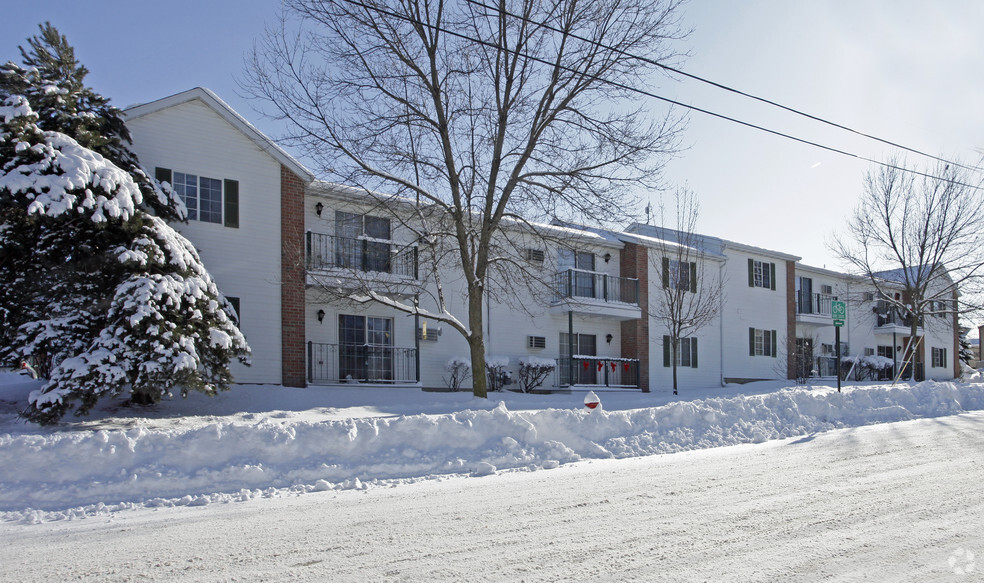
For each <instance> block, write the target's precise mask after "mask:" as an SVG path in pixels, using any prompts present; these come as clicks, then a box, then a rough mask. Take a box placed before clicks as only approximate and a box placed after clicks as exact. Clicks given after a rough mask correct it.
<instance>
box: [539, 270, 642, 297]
mask: <svg viewBox="0 0 984 583" xmlns="http://www.w3.org/2000/svg"><path fill="white" fill-rule="evenodd" d="M554 289H555V290H556V293H557V300H560V299H563V298H593V299H598V300H602V301H605V302H611V303H619V304H632V305H638V304H639V280H638V279H634V278H630V277H616V276H614V275H606V274H604V273H598V272H596V271H584V270H581V269H565V270H564V271H561V272H559V273H557V277H556V283H555V286H554Z"/></svg>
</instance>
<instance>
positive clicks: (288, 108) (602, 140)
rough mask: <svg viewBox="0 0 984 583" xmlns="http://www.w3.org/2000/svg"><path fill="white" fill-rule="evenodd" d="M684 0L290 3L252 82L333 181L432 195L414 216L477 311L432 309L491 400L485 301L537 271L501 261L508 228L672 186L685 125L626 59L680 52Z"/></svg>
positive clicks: (664, 57)
mask: <svg viewBox="0 0 984 583" xmlns="http://www.w3.org/2000/svg"><path fill="white" fill-rule="evenodd" d="M679 3H680V2H679V1H678V0H595V1H593V2H583V1H581V2H579V1H576V0H546V1H544V0H513V1H508V2H507V1H500V2H497V3H494V5H491V6H490V5H486V4H483V3H482V2H480V1H478V0H456V1H449V2H438V1H432V0H402V1H395V0H389V1H387V0H362V1H354V0H326V1H321V0H319V1H314V0H286V2H285V5H286V9H287V11H286V13H285V18H284V19H283V20H282V21H281V23H280V26H279V27H278V28H276V29H273V30H271V31H270V32H269V34H268V35H267V36H266V38H265V41H264V42H263V43H262V44H260V45H259V46H258V47H257V48H256V50H255V51H254V53H253V55H252V59H251V61H250V63H249V64H248V80H246V81H245V82H244V83H243V85H244V88H245V89H246V90H247V91H248V92H249V93H251V94H252V95H254V96H256V97H258V98H260V99H261V100H264V102H265V103H266V104H267V107H268V108H269V112H268V113H270V114H271V115H273V116H274V117H276V118H279V119H281V120H286V121H287V122H289V125H290V127H291V130H290V132H291V133H290V134H289V135H288V136H287V137H286V140H285V142H286V143H287V144H289V145H293V146H298V147H300V148H301V149H302V150H303V152H304V153H305V154H306V156H307V157H308V159H310V160H313V161H314V162H315V163H316V164H317V165H318V166H319V169H320V170H322V171H323V172H325V173H326V174H327V175H328V176H329V177H331V178H332V179H336V180H338V181H339V182H342V183H344V184H347V185H352V186H356V187H359V188H362V189H364V192H365V194H366V195H367V196H375V195H374V194H373V193H376V192H387V193H390V194H391V195H395V196H398V197H402V198H403V199H404V200H410V201H414V202H415V204H416V205H417V207H418V212H415V213H410V215H411V216H412V219H411V218H406V217H405V218H404V219H403V220H405V222H404V224H405V226H407V227H408V228H409V229H411V230H412V231H413V232H414V233H416V235H417V237H418V241H419V244H421V245H423V246H425V247H429V248H430V249H433V250H435V251H434V252H432V253H430V257H431V259H432V260H433V261H436V262H441V265H442V267H443V268H444V269H448V268H449V266H454V267H455V268H456V269H458V270H460V273H461V274H462V280H463V286H464V291H463V296H464V303H465V305H466V306H467V307H466V308H465V309H464V311H465V312H466V313H464V314H455V313H453V312H452V310H450V309H448V308H447V306H448V305H449V304H448V302H446V301H444V300H445V299H446V298H441V299H440V301H438V302H437V307H436V309H435V310H434V311H431V312H428V313H427V314H426V316H427V317H428V318H431V319H433V320H436V321H440V322H444V323H446V324H448V325H450V326H451V327H452V328H454V329H456V330H457V331H458V332H460V333H461V334H462V335H463V336H464V337H465V339H466V340H467V341H468V344H469V350H470V352H471V361H472V372H473V387H474V392H475V394H476V395H477V396H482V397H484V396H485V394H486V385H487V383H486V379H485V375H484V371H485V366H484V363H485V345H484V336H483V329H484V322H483V305H484V303H485V302H486V301H488V295H489V293H491V287H492V285H491V284H493V283H495V282H498V283H499V284H503V282H511V281H512V279H511V278H510V277H509V273H508V271H509V270H510V269H516V268H517V266H518V267H519V268H520V269H522V265H521V263H522V262H521V261H517V256H518V254H517V253H516V252H515V251H513V252H512V253H507V252H504V251H503V252H500V251H501V250H502V249H504V247H501V246H502V245H503V244H504V243H506V242H508V239H509V235H508V231H509V228H508V227H509V225H524V224H525V225H526V226H527V227H529V226H530V225H529V224H528V223H525V221H527V220H529V221H544V220H547V219H553V218H561V219H571V218H576V219H579V220H582V221H587V222H602V223H606V222H610V221H617V220H622V219H623V218H625V217H626V215H627V214H628V213H630V212H632V210H633V207H634V206H635V204H634V203H635V201H634V200H633V197H632V192H638V191H639V190H641V189H642V188H648V187H654V186H656V185H657V184H658V179H659V177H660V170H661V165H662V164H663V163H664V162H665V160H666V157H667V155H668V154H669V153H670V152H672V151H673V149H674V147H675V143H676V137H677V134H678V132H679V131H680V129H681V121H680V119H679V118H678V117H677V116H675V115H672V114H671V113H665V114H663V115H660V116H656V117H653V116H652V115H651V114H650V112H649V111H648V110H647V108H646V107H645V104H642V103H639V102H637V101H636V99H637V98H638V94H636V93H633V92H632V91H631V88H632V87H637V86H642V85H647V86H651V85H652V83H653V82H654V81H655V79H654V76H655V75H654V73H655V71H654V69H655V68H654V67H653V66H652V65H651V64H648V63H646V62H643V61H640V60H638V59H633V58H630V57H629V56H627V53H634V54H639V55H643V56H645V57H647V58H649V59H655V60H659V61H661V62H665V63H670V62H673V61H676V60H678V58H679V56H680V55H679V54H678V53H675V52H674V50H673V47H672V46H671V45H672V42H673V41H674V40H677V39H680V38H682V37H683V36H684V35H685V32H684V31H683V30H681V28H680V26H679V22H678V8H679ZM271 112H272V113H271ZM654 119H655V121H653V120H654ZM380 201H381V202H384V203H385V202H386V201H385V200H383V199H380ZM527 232H532V233H536V232H537V229H535V228H530V229H527ZM449 257H453V261H448V258H449ZM501 269H505V270H506V273H505V274H502V275H497V274H498V273H499V271H500V270H501ZM442 293H443V292H438V294H437V295H438V296H441V295H442ZM353 295H358V296H360V297H361V298H366V299H368V300H369V301H375V302H381V303H384V304H387V305H390V306H392V307H394V308H397V309H400V310H404V311H407V312H411V313H413V312H415V311H419V310H420V308H419V306H417V305H415V304H413V303H412V302H407V301H403V300H399V299H398V298H394V297H389V296H385V295H382V294H378V293H375V292H373V291H372V290H371V289H368V288H367V289H365V290H361V292H357V293H354V294H353Z"/></svg>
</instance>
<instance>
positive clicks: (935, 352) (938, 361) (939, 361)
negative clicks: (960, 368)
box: [931, 347, 947, 368]
mask: <svg viewBox="0 0 984 583" xmlns="http://www.w3.org/2000/svg"><path fill="white" fill-rule="evenodd" d="M931 352H932V359H933V362H932V366H933V368H946V366H947V364H946V348H935V347H934V348H933V349H932V351H931Z"/></svg>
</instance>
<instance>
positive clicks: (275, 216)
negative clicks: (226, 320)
mask: <svg viewBox="0 0 984 583" xmlns="http://www.w3.org/2000/svg"><path fill="white" fill-rule="evenodd" d="M127 127H128V128H129V129H130V132H131V134H132V136H133V149H134V151H135V152H136V153H137V155H138V156H139V157H140V161H141V163H142V164H143V165H144V167H145V168H146V169H147V171H148V172H150V173H151V175H153V172H154V167H157V166H160V167H164V168H170V169H171V170H173V171H177V172H185V173H191V174H196V175H198V176H207V177H209V178H216V179H232V180H238V181H239V208H240V210H239V228H238V229H232V228H227V227H224V226H222V225H217V224H212V223H202V222H198V221H189V223H188V224H187V225H185V224H176V225H174V226H175V227H176V228H177V230H178V231H180V232H181V233H182V234H183V235H185V236H186V237H188V238H189V239H190V240H191V241H192V242H193V243H194V244H195V246H196V247H197V248H198V251H199V253H200V254H201V257H202V260H203V261H204V262H205V266H206V267H207V268H208V270H209V273H211V274H212V277H214V278H215V280H216V282H217V283H218V286H219V289H220V290H221V291H222V293H224V294H225V295H227V296H236V297H239V298H240V306H241V312H242V314H241V317H242V326H241V327H242V331H243V333H244V334H245V335H246V339H247V340H248V342H249V344H250V347H251V348H252V351H253V356H252V361H253V365H252V366H251V367H249V368H246V367H243V366H241V365H239V364H238V363H234V364H233V368H232V370H233V374H234V378H235V380H236V382H251V383H280V382H281V378H282V377H281V365H280V363H281V322H280V285H279V282H280V277H281V274H280V164H279V163H278V162H277V161H276V160H274V159H273V158H272V157H270V156H269V155H268V154H266V153H265V152H263V151H261V150H260V149H259V147H257V145H256V144H255V143H254V142H252V141H251V140H249V139H248V138H247V137H246V136H244V135H243V134H242V133H241V132H239V131H238V130H237V129H236V128H234V127H233V126H232V125H230V124H229V123H228V122H226V121H225V120H224V119H223V118H222V117H221V116H219V115H218V114H217V113H216V112H215V111H214V110H212V109H211V108H209V107H207V106H206V105H204V104H203V103H201V102H200V101H191V102H187V103H183V104H181V105H177V106H174V107H171V108H168V109H164V110H161V111H158V112H155V113H150V114H148V115H145V116H143V117H139V118H137V119H133V120H130V121H128V122H127Z"/></svg>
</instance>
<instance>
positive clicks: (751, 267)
mask: <svg viewBox="0 0 984 583" xmlns="http://www.w3.org/2000/svg"><path fill="white" fill-rule="evenodd" d="M748 287H761V288H765V289H771V290H775V289H776V264H775V263H770V262H768V261H759V260H758V259H749V260H748Z"/></svg>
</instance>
